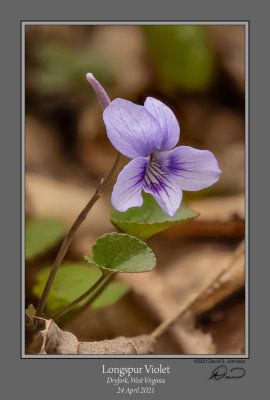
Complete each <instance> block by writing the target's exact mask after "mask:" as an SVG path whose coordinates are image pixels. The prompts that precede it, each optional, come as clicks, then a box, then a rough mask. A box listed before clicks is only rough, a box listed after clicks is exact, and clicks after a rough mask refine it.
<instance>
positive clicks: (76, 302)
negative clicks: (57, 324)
mask: <svg viewBox="0 0 270 400" xmlns="http://www.w3.org/2000/svg"><path fill="white" fill-rule="evenodd" d="M112 275H114V272H111V271H110V272H103V274H102V276H101V277H100V278H99V279H98V280H97V281H96V283H95V284H94V285H93V286H91V287H90V288H89V289H88V290H87V291H86V292H84V293H83V294H82V295H81V296H80V297H78V298H77V299H75V300H74V301H72V303H70V304H68V305H67V306H66V307H63V308H62V309H61V310H60V311H58V312H57V313H55V314H54V315H52V316H51V317H50V319H53V320H56V319H57V318H59V317H62V315H64V314H65V313H67V312H68V311H70V310H72V308H74V307H75V306H76V305H77V304H79V303H80V302H81V301H82V300H84V299H85V298H86V297H88V296H90V294H92V293H93V292H94V291H95V290H96V289H97V288H98V287H99V286H100V285H102V283H103V282H104V281H105V284H106V279H107V280H108V279H109V277H110V276H112ZM103 286H104V285H102V287H101V288H102V289H103ZM93 297H95V298H96V296H95V295H94V296H93ZM91 300H92V298H91V299H90V301H91Z"/></svg>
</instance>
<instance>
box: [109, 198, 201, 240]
mask: <svg viewBox="0 0 270 400" xmlns="http://www.w3.org/2000/svg"><path fill="white" fill-rule="evenodd" d="M143 198H144V202H143V205H142V207H132V208H130V209H129V210H127V211H126V212H120V211H117V210H115V209H113V210H112V212H111V221H112V223H113V224H114V225H115V226H116V227H117V228H119V229H120V230H121V231H123V232H126V233H128V234H130V235H133V236H136V237H137V238H139V239H141V240H146V239H148V238H149V237H150V236H153V235H155V234H156V233H158V232H160V231H163V230H164V229H167V228H170V227H171V226H174V225H178V224H181V223H183V222H185V221H188V220H190V219H192V218H195V217H197V216H198V215H199V214H198V213H197V212H195V211H192V210H190V209H189V208H186V207H185V206H184V205H183V204H181V206H180V207H179V208H178V210H177V211H176V213H175V214H174V215H173V216H172V217H170V216H169V215H167V214H166V213H165V212H164V211H163V210H162V209H161V208H160V207H159V205H158V204H157V202H156V201H155V200H154V198H153V197H152V196H151V195H150V194H146V193H144V194H143Z"/></svg>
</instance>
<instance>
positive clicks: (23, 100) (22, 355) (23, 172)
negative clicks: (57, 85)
mask: <svg viewBox="0 0 270 400" xmlns="http://www.w3.org/2000/svg"><path fill="white" fill-rule="evenodd" d="M191 24H193V25H244V26H245V221H246V224H245V243H246V246H245V279H246V280H245V351H246V352H245V354H212V355H211V354H207V355H204V354H198V355H196V354H190V355H186V354H184V355H181V354H175V355H174V354H173V355H171V354H167V355H166V354H160V355H158V354H155V355H151V354H149V355H128V354H127V355H125V354H123V355H121V354H119V355H114V354H113V355H105V354H104V355H98V357H97V355H91V354H89V355H88V354H85V355H84V354H78V355H76V354H74V355H46V354H44V355H42V354H40V355H33V354H25V330H24V326H25V314H24V313H25V307H24V302H25V26H26V25H191ZM21 54H22V60H21V62H22V64H21V96H22V97H21V104H22V106H21V113H22V117H21V124H22V138H21V143H22V155H21V158H22V165H21V169H22V174H21V179H22V183H23V184H22V198H21V204H22V209H21V215H22V220H21V225H22V232H21V236H22V252H21V256H22V275H21V276H22V279H21V280H22V288H21V293H22V299H21V303H22V311H21V312H22V335H21V336H22V343H21V349H22V350H21V351H22V354H21V358H38V359H40V358H45V359H48V358H66V359H73V358H74V359H78V358H88V359H103V358H104V359H108V358H109V359H111V358H116V359H117V358H122V359H138V358H139V359H145V358H146V359H150V358H152V359H155V358H156V359H177V358H179V359H195V358H201V359H203V358H210V359H214V358H226V359H227V358H232V359H241V358H244V359H246V358H249V330H248V328H249V297H248V296H249V254H248V244H249V232H248V226H249V216H248V210H249V208H248V207H249V199H248V194H249V181H248V180H249V82H248V79H249V64H248V62H249V22H248V21H232V22H230V21H215V22H213V21H167V22H166V21H154V22H153V21H117V22H111V21H64V22H63V21H60V22H58V21H54V22H52V21H49V22H47V21H46V22H45V21H21Z"/></svg>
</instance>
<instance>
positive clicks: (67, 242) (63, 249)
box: [36, 152, 121, 317]
mask: <svg viewBox="0 0 270 400" xmlns="http://www.w3.org/2000/svg"><path fill="white" fill-rule="evenodd" d="M120 157H121V155H120V153H119V152H117V156H116V159H115V161H114V164H113V167H112V169H111V171H110V172H109V174H108V175H107V177H106V178H105V179H102V180H101V182H100V184H99V185H98V187H97V189H96V192H95V194H94V195H93V197H92V198H91V199H90V201H89V202H88V203H87V204H86V206H85V207H84V209H83V210H82V211H81V213H80V214H79V216H78V217H77V219H76V220H75V222H74V224H73V225H72V227H71V228H70V231H69V232H68V233H67V235H66V236H65V239H64V241H63V243H62V245H61V247H60V250H59V252H58V254H57V256H56V259H55V261H54V263H53V266H52V269H51V272H50V275H49V278H48V280H47V283H46V286H45V288H44V290H43V293H42V296H41V299H40V301H39V304H38V307H37V312H36V316H37V317H40V316H41V315H42V313H43V311H44V308H45V305H46V301H47V298H48V295H49V292H50V289H51V286H52V283H53V281H54V278H55V275H56V272H57V270H58V268H59V266H60V264H61V262H62V261H63V258H64V257H65V254H66V252H67V250H68V248H69V246H70V243H71V241H72V239H73V237H74V235H75V233H76V232H77V230H78V228H79V227H80V225H81V224H82V223H83V221H84V220H85V218H86V217H87V214H88V213H89V211H90V210H91V208H92V207H93V205H94V204H95V202H96V201H97V200H98V199H99V198H100V197H101V195H102V191H103V189H104V187H105V186H106V185H107V184H108V182H109V181H110V180H111V178H112V177H113V175H114V173H115V171H116V169H117V166H118V163H119V160H120Z"/></svg>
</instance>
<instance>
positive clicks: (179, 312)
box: [150, 242, 245, 339]
mask: <svg viewBox="0 0 270 400" xmlns="http://www.w3.org/2000/svg"><path fill="white" fill-rule="evenodd" d="M244 251H245V250H244V242H242V243H241V244H240V245H239V246H238V247H237V249H236V251H235V253H234V257H233V259H232V260H231V262H230V263H229V265H228V266H227V268H226V270H225V271H224V270H223V271H221V272H219V273H218V274H217V275H216V276H214V277H213V278H211V279H210V280H209V281H207V282H206V284H205V285H204V286H203V287H202V289H201V290H200V292H199V293H192V294H191V295H190V296H189V297H187V298H186V301H184V302H183V303H182V304H181V306H180V308H179V309H178V310H177V311H176V312H175V313H174V314H173V315H172V316H171V317H169V318H168V319H166V320H165V321H163V322H162V323H161V324H160V325H159V326H158V327H157V328H156V329H154V330H153V332H152V333H151V334H150V336H151V337H152V339H157V337H159V336H160V335H162V334H163V332H164V331H165V330H166V329H167V328H168V327H169V326H170V325H171V324H172V323H173V322H175V320H176V319H178V318H179V317H181V316H182V315H183V314H184V313H185V312H186V311H187V310H188V309H190V308H191V307H192V306H193V305H194V304H195V303H196V302H197V301H198V300H199V299H200V298H201V297H203V295H204V294H205V292H206V291H208V289H209V288H210V287H211V286H212V285H214V284H215V282H218V281H219V280H220V278H221V277H222V275H223V274H225V273H227V271H228V270H229V269H230V268H231V267H232V266H233V264H234V262H235V261H236V259H238V258H239V257H240V256H241V255H242V254H243V252H244Z"/></svg>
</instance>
